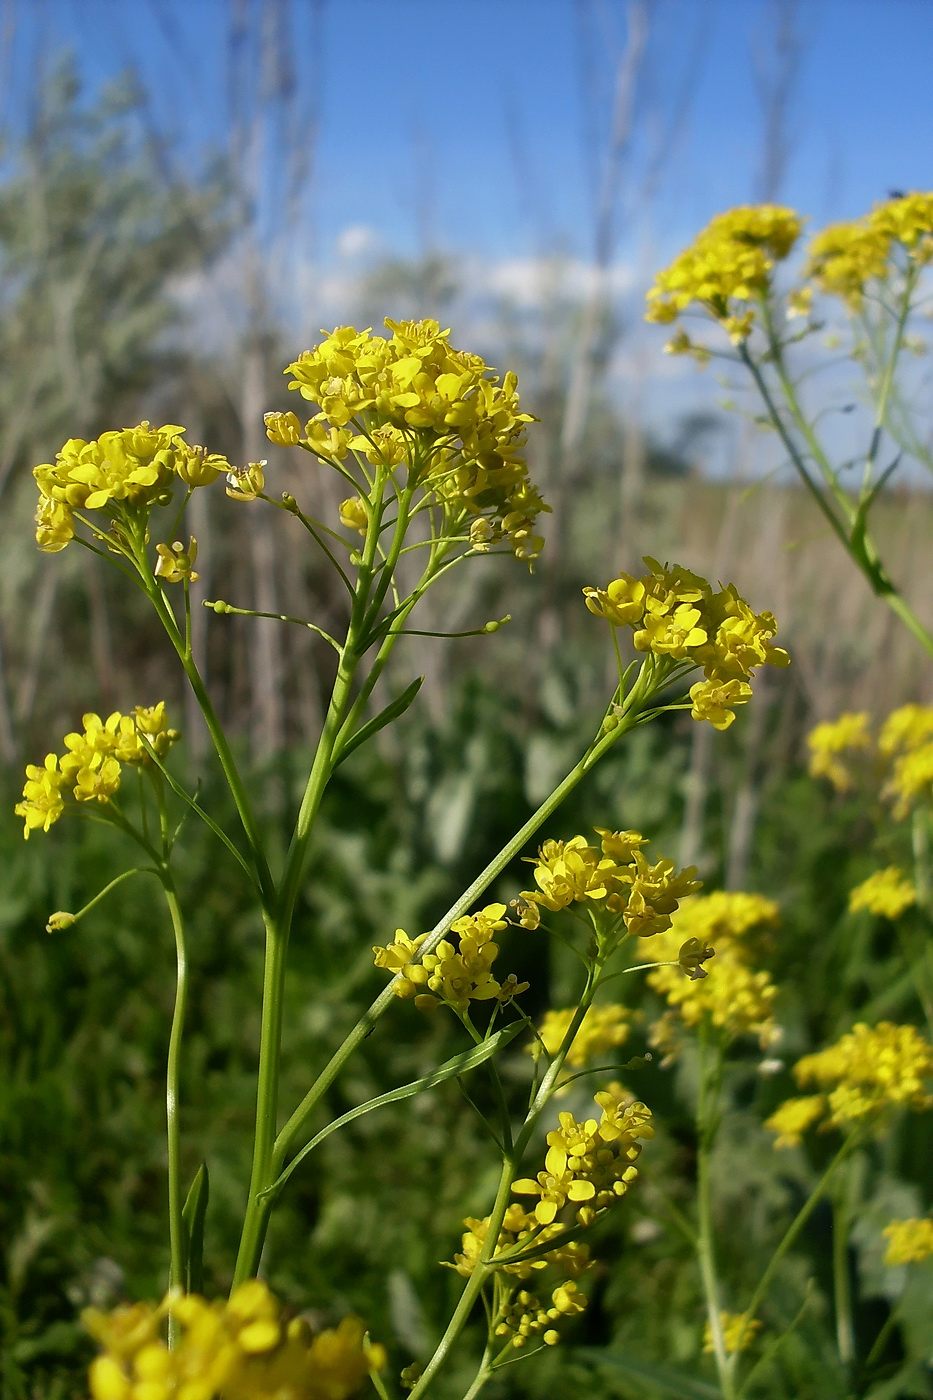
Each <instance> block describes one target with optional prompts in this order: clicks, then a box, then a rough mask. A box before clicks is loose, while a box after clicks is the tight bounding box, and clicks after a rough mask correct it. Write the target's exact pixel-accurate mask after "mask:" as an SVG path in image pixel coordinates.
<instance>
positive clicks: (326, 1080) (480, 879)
mask: <svg viewBox="0 0 933 1400" xmlns="http://www.w3.org/2000/svg"><path fill="white" fill-rule="evenodd" d="M636 722H637V718H636V717H635V716H632V717H631V719H630V723H628V724H626V722H625V719H623V720H622V721H621V722H620V724H619V725H618V727H617V728H616V729H613V730H611V731H610V732H609V733H607V734H604V735H603V736H602V737H601V738H600V739H599V740H597V742H596V743H595V744H593V745H591V747H590V748H589V749H588V750H587V752H586V753H585V754H584V755H583V757H582V758H581V759H580V761H579V763H577V764H576V765H575V766H574V767H573V768H572V769H571V770H570V772H569V773H568V774H567V776H566V777H565V778H564V779H563V780H562V781H561V782H560V783H558V785H557V787H556V788H555V789H554V791H553V792H552V793H551V794H550V796H549V797H547V798H545V800H544V801H543V802H542V803H541V805H540V807H539V808H538V809H537V811H536V812H534V814H533V815H532V816H530V817H529V818H528V820H527V821H526V822H525V824H524V826H523V827H521V829H520V830H519V831H518V832H516V834H515V835H514V836H513V837H512V839H511V840H510V841H508V842H507V843H506V845H505V846H503V847H502V849H501V851H499V853H498V854H497V855H495V856H494V857H493V858H492V860H491V861H490V862H489V864H488V865H487V866H486V867H485V869H484V870H482V871H481V872H480V874H479V875H478V876H477V877H476V879H475V880H474V881H473V882H472V884H471V885H469V886H468V887H467V889H466V890H464V892H463V894H462V895H461V896H460V897H459V899H457V900H456V901H455V903H454V904H453V905H451V907H450V909H448V910H447V912H446V914H444V916H443V918H441V919H440V920H439V921H438V922H437V923H436V924H435V925H434V928H433V929H432V930H431V933H430V934H429V935H428V938H427V939H426V940H425V942H424V944H423V945H422V947H421V949H420V953H421V954H422V955H423V954H424V953H428V952H430V951H431V950H432V948H434V947H435V946H436V945H437V944H438V943H439V942H440V941H441V939H442V938H444V937H445V936H446V934H447V932H448V930H449V929H450V926H451V924H452V923H453V922H454V920H455V919H459V918H460V916H461V915H462V914H465V913H466V912H467V911H468V910H469V908H470V906H471V905H472V904H473V903H474V902H475V901H476V900H477V899H478V898H479V897H480V895H482V894H483V893H484V892H485V891H486V890H487V889H488V888H489V886H490V885H491V884H492V882H493V880H495V878H496V876H497V875H500V874H501V873H502V871H503V870H504V869H505V868H506V866H507V865H508V864H509V862H510V861H511V860H512V859H513V858H514V857H515V856H516V855H517V854H518V852H519V851H520V850H521V849H522V848H523V847H524V846H525V845H526V844H527V842H528V841H529V840H530V839H531V837H532V836H534V834H535V832H536V831H538V830H539V828H540V827H541V826H543V824H544V823H545V822H546V821H547V820H548V818H549V817H551V816H552V815H553V813H554V812H556V811H557V809H558V807H559V806H560V805H561V803H562V802H563V801H564V799H565V798H566V797H567V796H569V794H570V793H571V792H572V791H573V790H574V788H575V787H576V786H577V784H578V783H579V782H580V781H581V779H582V778H584V777H585V776H586V774H587V773H588V772H589V771H590V769H591V768H593V767H594V766H595V764H596V763H598V762H599V760H600V759H601V758H602V757H603V755H604V754H605V753H607V752H608V750H609V749H610V748H611V747H612V745H613V744H614V743H615V742H616V740H617V739H618V738H620V737H621V735H622V734H623V733H625V732H626V730H627V729H628V728H634V726H635V723H636ZM393 986H394V979H393V982H390V983H389V984H388V986H387V987H385V988H384V989H383V990H382V991H381V992H380V993H379V996H378V997H376V999H375V1001H374V1002H373V1003H372V1005H371V1006H370V1007H369V1008H368V1010H366V1011H365V1012H364V1013H363V1015H362V1016H361V1017H360V1019H359V1021H357V1023H356V1025H355V1026H354V1027H353V1029H352V1030H351V1031H350V1033H349V1035H347V1037H346V1038H345V1040H344V1041H343V1043H342V1044H341V1045H340V1046H339V1047H338V1049H337V1050H336V1051H335V1052H334V1054H333V1055H332V1056H331V1058H330V1060H329V1061H328V1063H327V1064H326V1065H325V1067H324V1068H323V1069H322V1070H321V1073H320V1074H319V1075H318V1077H317V1079H316V1080H315V1081H314V1084H313V1085H312V1086H311V1088H310V1089H309V1090H308V1092H307V1094H306V1095H305V1097H304V1098H303V1099H302V1101H301V1103H300V1104H299V1105H298V1107H297V1108H296V1109H295V1111H294V1113H293V1114H292V1115H291V1117H290V1118H289V1119H288V1122H287V1123H286V1124H285V1126H284V1127H283V1128H282V1131H281V1132H280V1133H279V1136H278V1138H277V1140H276V1144H275V1154H274V1160H275V1164H276V1167H277V1170H276V1175H278V1172H279V1171H280V1170H281V1167H282V1166H283V1165H284V1162H285V1159H286V1157H287V1156H288V1152H289V1150H290V1148H291V1147H292V1145H293V1144H294V1142H295V1141H296V1139H297V1138H298V1137H300V1135H301V1133H302V1132H303V1130H304V1128H305V1126H306V1125H307V1123H308V1121H309V1119H310V1118H311V1116H312V1114H313V1113H314V1110H315V1109H316V1107H317V1105H318V1103H319V1102H320V1100H321V1099H322V1097H323V1096H324V1094H325V1093H326V1092H327V1090H328V1089H329V1088H330V1086H331V1084H332V1083H333V1082H334V1080H335V1079H336V1078H337V1075H338V1074H339V1073H340V1071H341V1070H342V1069H343V1066H344V1065H345V1064H346V1062H347V1060H348V1059H349V1058H350V1056H351V1055H352V1054H353V1053H354V1052H355V1051H356V1049H357V1048H358V1047H359V1046H360V1045H361V1044H362V1042H363V1041H364V1040H365V1039H366V1037H367V1036H368V1035H369V1034H370V1033H371V1032H372V1030H373V1027H374V1026H375V1025H376V1023H377V1021H378V1020H379V1018H380V1017H381V1016H382V1015H383V1013H384V1012H385V1011H387V1010H388V1008H389V1007H390V1006H391V1005H393V1003H394V1002H395V999H396V998H395V993H394V991H393ZM272 1180H275V1177H274V1176H273V1177H272Z"/></svg>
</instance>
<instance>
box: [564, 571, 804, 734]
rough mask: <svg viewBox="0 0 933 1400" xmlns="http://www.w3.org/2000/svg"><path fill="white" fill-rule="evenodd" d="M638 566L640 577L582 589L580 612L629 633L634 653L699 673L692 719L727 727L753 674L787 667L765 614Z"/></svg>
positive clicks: (698, 583) (695, 583) (697, 583)
mask: <svg viewBox="0 0 933 1400" xmlns="http://www.w3.org/2000/svg"><path fill="white" fill-rule="evenodd" d="M645 563H646V564H647V565H648V568H649V570H650V572H649V573H647V574H644V575H642V577H641V578H634V577H633V576H632V575H631V574H622V575H621V577H619V578H617V579H614V580H613V581H612V582H611V583H610V584H608V585H607V586H606V587H605V588H592V587H588V588H584V590H583V593H584V596H585V598H586V606H587V607H588V608H589V610H590V612H592V613H596V615H597V616H598V617H604V618H606V620H607V621H608V622H610V623H611V624H612V626H613V627H631V628H632V630H633V632H634V643H635V647H636V649H637V650H638V651H644V652H650V653H651V654H652V655H654V656H657V657H661V658H664V659H665V660H667V661H670V662H687V663H688V664H692V665H693V666H697V667H702V669H703V674H704V676H705V677H706V679H705V680H703V681H700V682H698V683H697V684H696V685H694V686H691V688H690V699H691V701H692V702H693V709H692V711H691V713H692V715H693V718H694V719H696V720H701V719H705V720H708V721H709V722H710V724H712V725H713V726H714V727H715V728H716V729H727V728H728V727H729V725H730V724H731V723H732V721H733V720H734V719H735V707H736V705H744V704H745V702H746V701H747V700H749V699H751V694H752V690H751V686H750V685H749V681H750V680H751V678H752V674H753V672H754V671H755V670H756V668H757V667H759V666H761V665H764V664H765V663H767V664H768V665H771V666H787V665H788V664H789V662H790V658H789V656H788V655H787V652H786V651H782V650H781V648H780V647H776V646H773V645H772V638H773V637H774V634H775V632H776V631H777V624H776V623H775V621H774V618H773V616H772V615H771V613H769V612H762V613H754V612H752V610H751V608H750V607H749V606H748V604H747V603H746V602H745V601H744V599H743V598H740V597H739V594H738V591H737V590H736V588H735V587H734V586H733V585H732V584H730V585H729V586H728V587H726V588H721V589H719V590H718V591H715V592H714V590H713V588H712V587H711V585H710V584H709V583H707V581H706V579H704V578H700V577H699V576H698V575H697V574H693V573H691V572H690V571H689V570H688V569H684V568H681V567H680V565H678V564H674V565H667V564H659V563H658V561H657V560H656V559H651V558H650V557H646V559H645Z"/></svg>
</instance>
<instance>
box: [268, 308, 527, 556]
mask: <svg viewBox="0 0 933 1400" xmlns="http://www.w3.org/2000/svg"><path fill="white" fill-rule="evenodd" d="M386 326H387V327H388V329H389V330H390V331H391V332H392V334H391V337H390V338H388V339H386V338H383V337H381V336H374V335H373V334H372V333H371V331H370V330H369V329H367V330H364V331H357V330H356V329H355V327H353V326H338V327H337V328H336V330H334V331H333V332H332V333H331V334H330V335H325V339H324V340H323V341H322V342H321V343H320V344H319V345H317V346H315V347H314V349H312V350H306V351H304V352H303V353H302V354H301V355H299V357H298V359H297V360H295V361H294V362H293V363H292V364H290V365H289V366H288V367H287V368H286V373H287V374H290V375H291V376H293V377H292V379H291V380H290V383H289V388H291V389H297V390H298V391H299V393H301V395H302V396H303V397H304V398H306V399H308V400H310V401H311V402H313V403H315V404H317V406H318V409H319V412H318V413H317V414H316V415H315V416H314V417H313V418H312V419H311V420H310V422H309V423H308V424H307V426H306V429H305V434H304V436H303V437H301V438H298V439H297V441H299V442H300V445H301V446H303V447H304V448H305V449H306V450H308V451H310V452H313V453H315V454H316V455H317V456H319V457H321V458H322V459H323V460H325V461H330V462H332V461H335V460H336V461H342V460H343V459H344V458H345V457H346V455H347V452H348V451H353V452H355V453H360V454H362V455H363V456H365V458H366V459H367V461H368V462H369V463H370V464H371V465H373V466H376V467H380V468H382V469H383V470H385V471H389V472H393V473H395V472H397V471H399V470H402V469H405V468H407V471H408V479H409V481H410V482H412V483H413V484H416V485H419V486H421V487H422V488H423V489H424V491H425V492H427V493H429V494H430V495H432V496H433V498H434V500H435V501H436V502H437V503H438V504H439V505H440V506H441V507H442V508H443V511H444V515H445V522H444V527H445V528H444V533H445V534H446V535H448V536H455V535H461V534H467V535H469V536H470V539H471V541H474V542H475V540H474V535H473V533H472V526H473V525H474V524H475V521H476V519H477V518H481V519H483V520H485V521H486V522H487V527H488V533H489V536H490V537H491V538H494V539H503V540H506V541H507V542H508V543H509V545H510V546H511V548H512V552H513V553H514V554H515V556H516V557H517V558H519V559H529V560H530V559H534V557H535V556H536V555H537V554H538V552H539V551H540V549H541V545H542V541H541V538H540V536H539V535H537V534H536V533H535V528H534V526H535V521H536V519H537V517H538V516H539V515H540V514H541V512H542V511H546V510H548V509H549V507H547V506H546V505H545V504H544V502H543V501H542V500H541V497H540V496H539V495H538V493H537V491H536V490H535V489H534V487H533V486H532V485H531V483H530V481H529V479H528V469H527V466H526V465H525V462H524V460H523V458H522V450H523V448H524V445H525V430H526V427H527V424H528V423H529V422H531V421H533V419H532V415H531V414H528V413H523V412H522V411H521V407H520V404H519V399H518V392H517V387H518V381H517V379H516V376H515V375H514V374H511V373H508V374H506V375H505V376H504V378H502V380H501V381H500V378H499V376H498V375H497V374H496V373H495V372H494V371H493V370H492V369H491V368H490V367H489V366H488V365H487V364H486V363H485V361H483V360H482V359H481V358H480V356H478V355H471V354H468V353H467V352H465V351H462V350H455V349H454V348H453V347H452V346H451V345H450V343H449V336H450V332H449V330H441V329H440V327H439V325H438V323H437V322H436V321H432V320H425V321H392V320H387V321H386ZM284 419H285V416H284V415H271V416H270V419H269V426H268V428H267V431H268V432H269V434H270V436H271V437H272V438H273V441H280V440H283V441H288V442H289V443H290V442H292V441H294V440H296V432H297V419H295V418H294V415H291V416H290V417H288V419H287V421H283V420H284ZM292 420H294V421H292ZM485 542H487V541H486V539H485V536H484V537H483V538H480V539H479V543H485Z"/></svg>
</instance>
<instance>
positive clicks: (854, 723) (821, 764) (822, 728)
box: [807, 711, 871, 792]
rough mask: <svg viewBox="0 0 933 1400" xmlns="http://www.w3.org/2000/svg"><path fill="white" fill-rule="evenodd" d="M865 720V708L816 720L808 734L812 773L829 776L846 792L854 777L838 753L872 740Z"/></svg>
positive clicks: (820, 776) (823, 776)
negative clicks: (822, 721) (829, 718)
mask: <svg viewBox="0 0 933 1400" xmlns="http://www.w3.org/2000/svg"><path fill="white" fill-rule="evenodd" d="M868 723H869V720H868V715H867V714H866V713H865V712H864V711H859V712H857V713H854V712H851V711H848V712H846V713H845V714H841V715H840V716H839V717H838V719H834V720H830V721H827V722H826V723H824V724H818V725H817V726H816V728H815V729H813V730H812V731H811V732H810V734H809V735H808V736H807V747H808V748H809V750H810V773H811V776H812V777H814V778H828V780H829V781H830V782H831V783H832V785H833V787H834V788H835V789H836V791H837V792H848V791H849V790H850V788H851V787H852V784H853V778H852V774H851V772H850V770H849V769H848V768H847V767H846V765H845V764H844V763H843V762H842V761H841V758H840V755H841V754H844V753H846V752H848V751H849V750H860V749H867V748H868V746H869V744H870V743H871V735H870V733H869V729H868Z"/></svg>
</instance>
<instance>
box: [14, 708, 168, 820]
mask: <svg viewBox="0 0 933 1400" xmlns="http://www.w3.org/2000/svg"><path fill="white" fill-rule="evenodd" d="M82 723H83V725H84V729H83V731H82V732H81V733H73V734H66V735H65V748H66V749H67V753H65V754H63V755H62V757H61V758H59V757H58V756H57V755H56V754H48V755H47V757H46V760H45V765H44V767H41V768H39V767H36V766H35V765H33V764H29V765H28V767H27V769H26V786H25V787H24V789H23V801H22V802H19V803H17V805H16V807H15V809H14V810H15V812H16V815H17V816H20V817H23V819H24V820H25V823H26V831H25V835H26V836H27V838H28V836H29V833H30V831H35V830H36V829H37V828H38V827H40V826H41V827H42V829H43V831H48V829H49V827H50V826H51V825H52V823H53V822H56V821H58V818H59V817H60V816H61V814H62V812H63V810H64V805H63V802H62V796H61V788H62V787H63V786H64V785H65V784H67V785H68V786H70V787H71V789H72V792H73V795H74V797H75V799H76V801H78V802H92V801H97V802H107V801H109V799H110V798H111V797H112V796H113V794H114V793H115V792H116V791H117V789H118V788H119V786H120V765H121V764H122V763H133V764H146V763H149V762H151V758H150V754H149V750H148V748H147V747H146V745H145V744H144V742H143V741H142V739H141V738H140V735H141V734H145V735H147V736H148V737H149V742H150V743H151V744H152V746H153V748H154V749H155V751H156V753H157V754H158V755H159V757H163V756H164V755H165V754H166V753H167V752H168V750H169V748H170V747H171V745H172V744H173V743H175V741H176V740H177V739H178V738H179V737H180V736H179V734H178V731H177V730H175V729H168V728H167V727H166V716H165V701H164V700H163V701H160V702H159V704H158V705H154V706H153V707H152V708H151V709H144V708H142V707H141V706H139V707H137V709H136V711H135V713H134V714H132V715H123V714H121V713H120V712H119V710H115V711H114V713H113V714H112V715H110V716H108V718H107V719H106V720H102V719H101V717H100V715H95V714H86V715H84V717H83V720H82Z"/></svg>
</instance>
